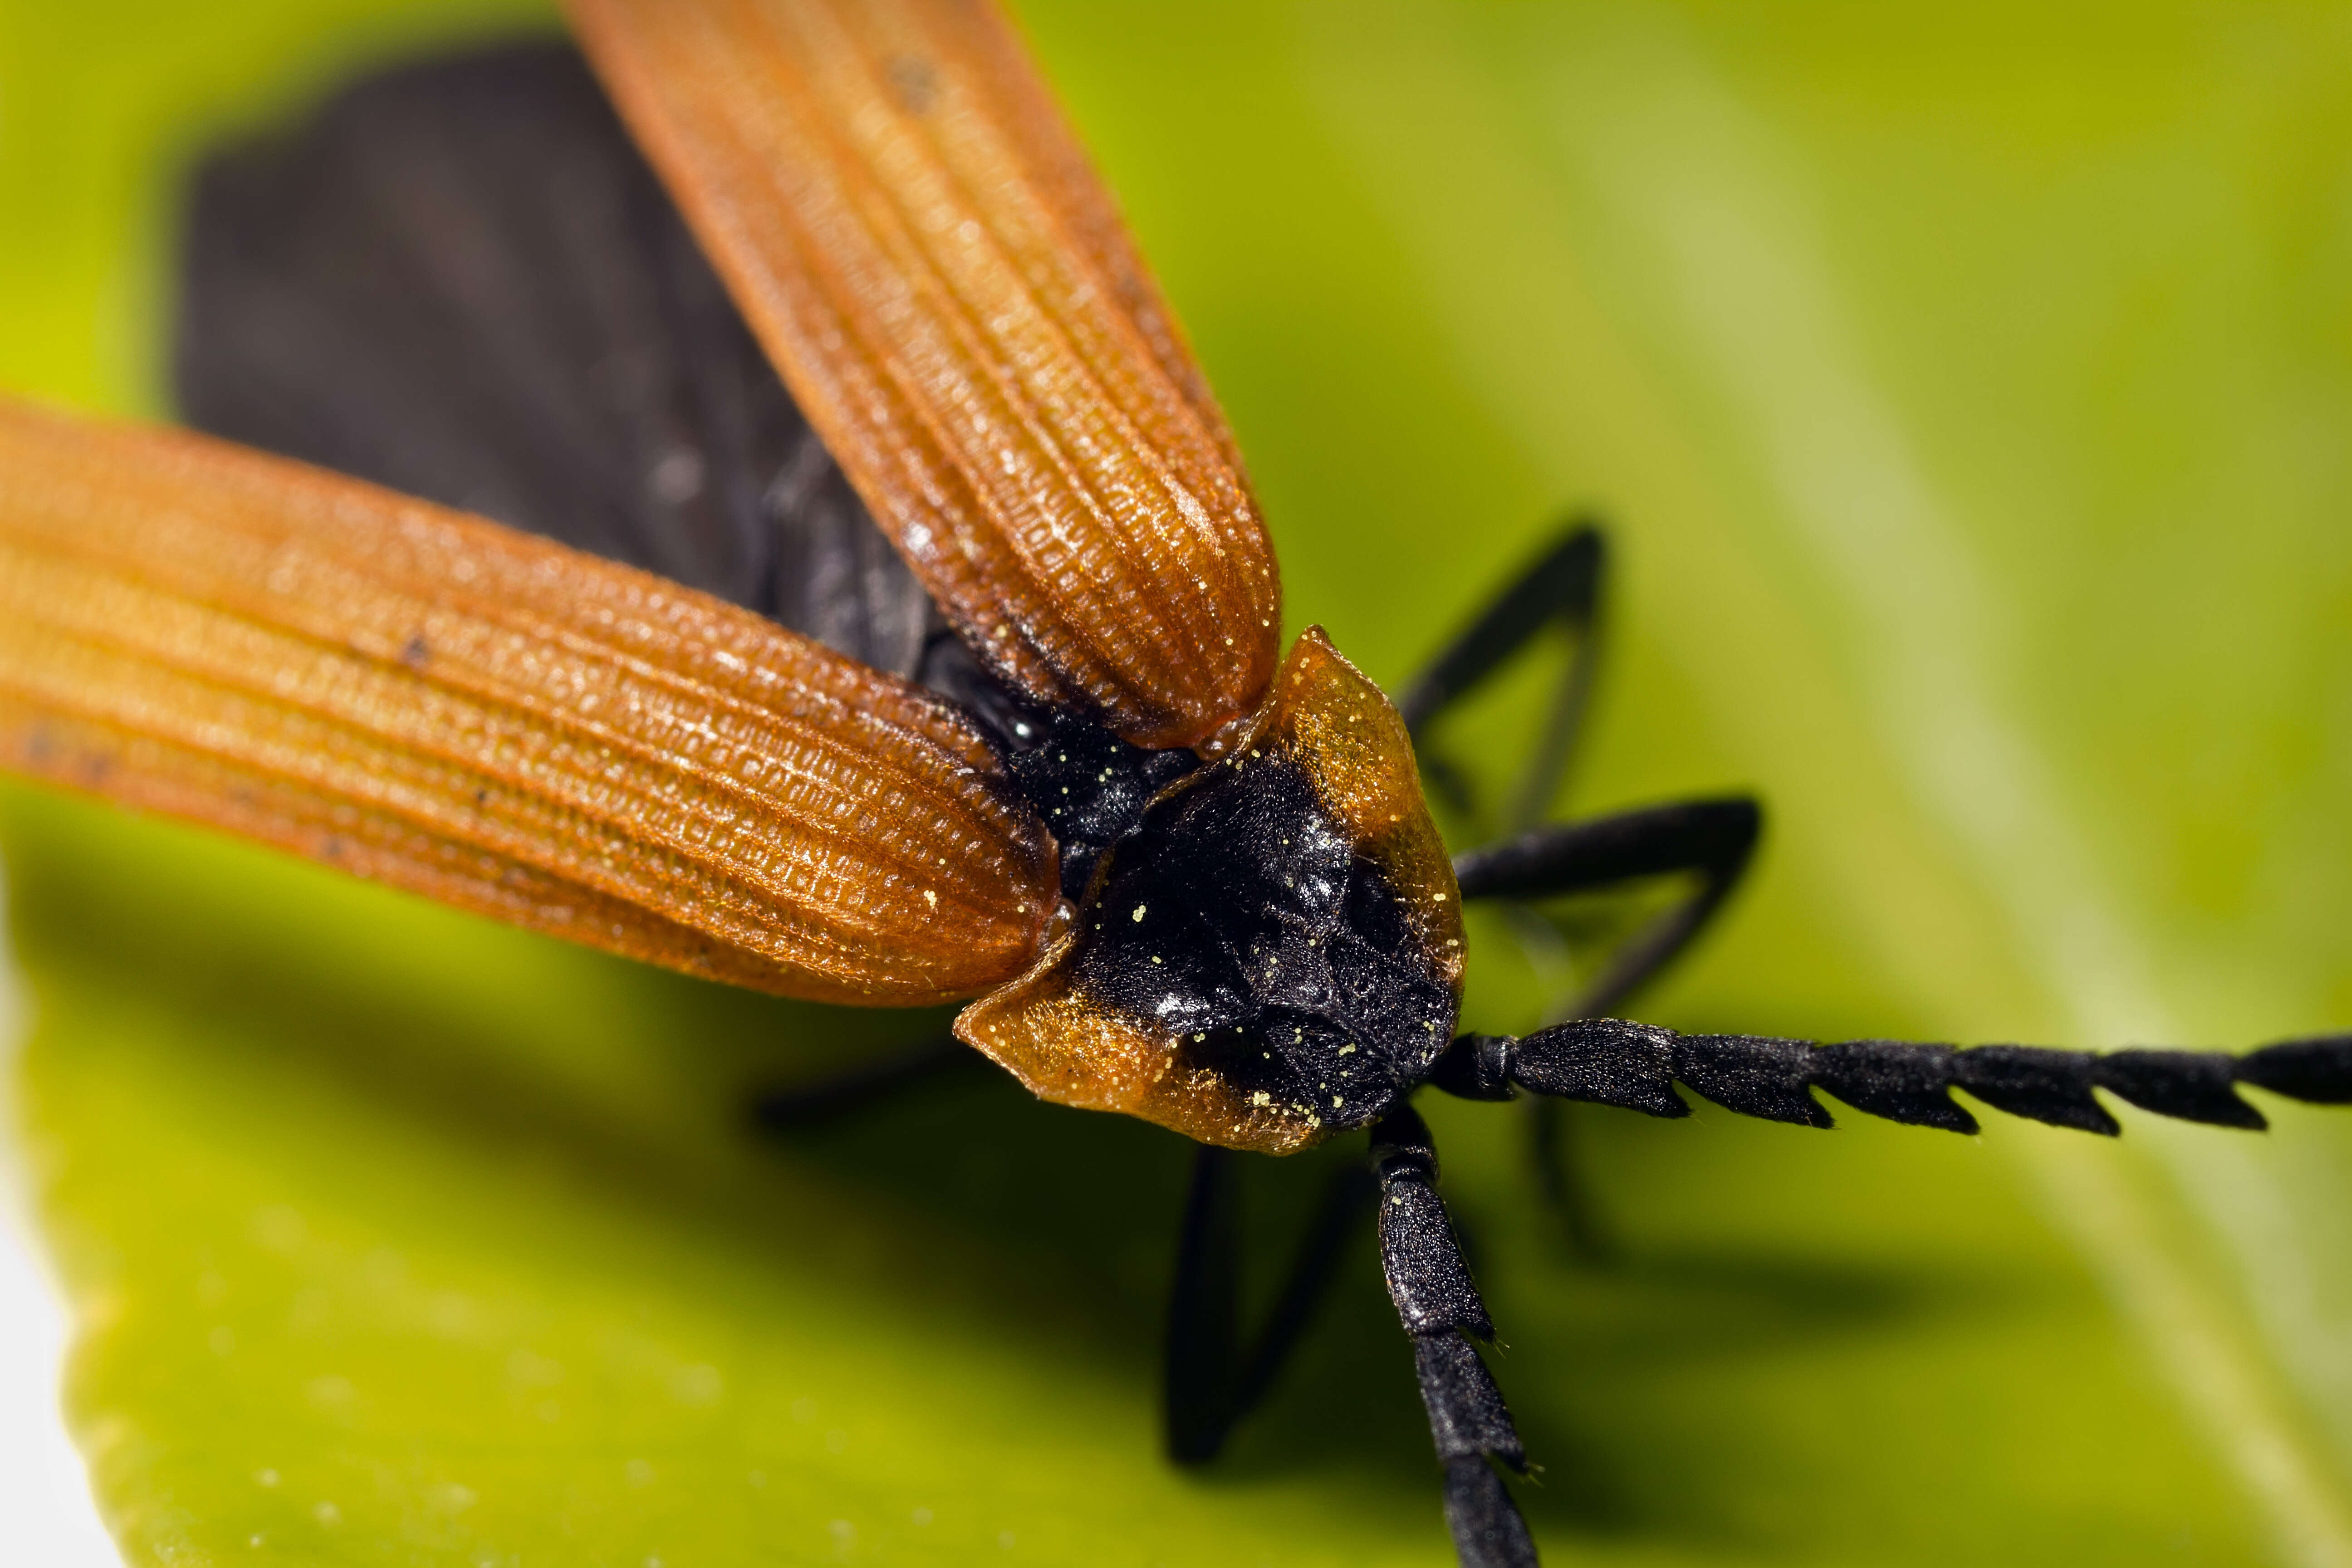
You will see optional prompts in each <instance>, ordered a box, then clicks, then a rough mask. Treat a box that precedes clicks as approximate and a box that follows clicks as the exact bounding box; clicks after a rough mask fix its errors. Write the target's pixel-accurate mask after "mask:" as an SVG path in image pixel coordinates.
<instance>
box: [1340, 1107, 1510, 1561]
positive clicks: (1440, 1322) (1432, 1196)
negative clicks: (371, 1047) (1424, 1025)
mask: <svg viewBox="0 0 2352 1568" xmlns="http://www.w3.org/2000/svg"><path fill="white" fill-rule="evenodd" d="M1372 1164H1373V1168H1374V1169H1375V1170H1377V1171H1378V1172H1379V1173H1380V1183H1381V1192H1380V1211H1381V1269H1382V1271H1383V1272H1384V1273H1385V1274H1386V1275H1387V1277H1388V1285H1389V1298H1390V1300H1392V1301H1394V1302H1395V1303H1396V1310H1397V1317H1398V1318H1399V1319H1400V1320H1402V1322H1403V1324H1404V1330H1405V1332H1406V1333H1407V1334H1409V1335H1411V1336H1412V1362H1413V1370H1414V1372H1415V1373H1416V1374H1417V1375H1418V1376H1419V1378H1420V1381H1421V1398H1422V1403H1423V1405H1424V1406H1426V1407H1427V1409H1428V1412H1429V1432H1430V1436H1431V1437H1432V1439H1433V1440H1434V1442H1435V1443H1436V1445H1437V1460H1438V1463H1439V1464H1441V1465H1443V1466H1444V1468H1445V1522H1446V1524H1447V1525H1448V1526H1449V1527H1451V1529H1452V1530H1453V1532H1454V1552H1455V1553H1456V1554H1457V1555H1458V1556H1459V1557H1460V1558H1461V1560H1462V1563H1463V1568H1536V1561H1537V1560H1536V1548H1535V1542H1534V1541H1533V1540H1532V1539H1530V1538H1529V1536H1528V1527H1527V1522H1526V1521H1524V1520H1522V1519H1521V1518H1520V1517H1519V1510H1518V1507H1517V1504H1515V1503H1514V1502H1512V1500H1511V1494H1510V1492H1509V1491H1508V1489H1506V1488H1505V1487H1504V1485H1503V1478H1502V1477H1501V1476H1500V1475H1498V1474H1496V1468H1495V1467H1496V1465H1497V1464H1500V1465H1504V1466H1507V1467H1508V1468H1510V1469H1512V1470H1515V1471H1524V1470H1525V1469H1526V1468H1527V1453H1526V1450H1525V1449H1524V1448H1523V1447H1521V1446H1520V1443H1519V1434H1518V1431H1517V1428H1516V1427H1515V1426H1512V1424H1511V1413H1510V1411H1509V1409H1508V1408H1507V1406H1505V1405H1504V1404H1503V1395H1502V1392H1501V1391H1500V1390H1499V1389H1497V1388H1496V1386H1495V1380H1494V1377H1493V1376H1492V1375H1491V1374H1490V1373H1488V1372H1487V1371H1486V1363H1485V1362H1484V1361H1483V1360H1481V1359H1480V1358H1479V1355H1478V1348H1477V1345H1476V1344H1475V1343H1474V1341H1491V1340H1492V1339H1493V1338H1494V1337H1495V1327H1494V1324H1493V1323H1492V1322H1491V1321H1488V1319H1487V1316H1486V1302H1485V1300H1482V1299H1481V1298H1480V1296H1479V1294H1478V1287H1477V1285H1476V1284H1475V1282H1474V1281H1473V1280H1472V1279H1471V1278H1470V1268H1469V1266H1468V1265H1467V1264H1466V1263H1465V1262H1464V1261H1463V1258H1462V1248H1461V1246H1460V1244H1459V1243H1458V1242H1456V1241H1455V1240H1454V1226H1453V1225H1452V1223H1451V1222H1450V1221H1448V1220H1447V1218H1446V1215H1445V1205H1444V1201H1443V1200H1441V1199H1440V1198H1439V1197H1438V1195H1437V1151H1436V1149H1435V1147H1434V1146H1433V1144H1432V1143H1431V1142H1430V1137H1429V1128H1428V1126H1427V1125H1426V1124H1425V1123H1423V1121H1422V1119H1421V1117H1420V1115H1419V1114H1418V1113H1417V1112H1415V1111H1414V1110H1412V1107H1410V1106H1407V1107H1404V1108H1402V1109H1401V1110H1396V1111H1393V1112H1391V1114H1390V1115H1389V1116H1388V1117H1387V1118H1386V1119H1385V1120H1383V1121H1381V1123H1380V1125H1378V1126H1376V1127H1374V1128H1373V1129H1372Z"/></svg>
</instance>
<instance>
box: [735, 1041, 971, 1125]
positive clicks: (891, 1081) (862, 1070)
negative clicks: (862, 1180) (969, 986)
mask: <svg viewBox="0 0 2352 1568" xmlns="http://www.w3.org/2000/svg"><path fill="white" fill-rule="evenodd" d="M990 1065H991V1064H990V1063H989V1060H988V1058H986V1057H983V1056H982V1055H981V1054H980V1053H979V1052H978V1051H975V1050H973V1049H972V1048H971V1047H970V1046H967V1045H965V1044H964V1043H963V1042H962V1041H961V1040H958V1039H957V1038H955V1037H953V1036H951V1035H950V1036H947V1037H942V1038H940V1039H939V1040H935V1041H932V1042H931V1043H929V1044H928V1045H924V1046H920V1047H917V1048H916V1049H914V1050H912V1051H909V1052H908V1053H907V1054H906V1055H904V1056H898V1057H891V1058H887V1059H886V1060H883V1061H878V1062H874V1063H871V1064H869V1065H866V1066H863V1067H857V1068H852V1069H850V1070H849V1071H848V1072H845V1073H844V1074H842V1075H841V1076H840V1077H838V1078H829V1079H824V1080H823V1081H822V1082H818V1083H813V1084H809V1085H807V1086H805V1087H795V1088H793V1089H776V1090H773V1091H772V1092H770V1093H767V1094H763V1095H761V1097H760V1098H759V1099H758V1100H755V1101H754V1102H753V1103H752V1107H751V1117H752V1120H753V1121H756V1122H757V1123H758V1124H759V1125H760V1126H761V1127H763V1128H765V1129H767V1130H768V1131H772V1132H790V1131H796V1130H798V1129H800V1128H803V1127H817V1126H822V1125H824V1123H826V1122H829V1121H839V1120H840V1119H841V1118H843V1117H845V1116H851V1115H855V1114H856V1113H857V1112H858V1111H861V1110H866V1108H867V1107H869V1106H872V1105H876V1104H878V1103H880V1102H881V1101H883V1100H889V1099H891V1098H893V1097H894V1096H896V1095H898V1094H899V1093H901V1092H902V1091H904V1090H906V1089H913V1088H914V1087H916V1086H917V1085H919V1084H923V1083H929V1082H931V1081H933V1080H935V1079H945V1078H954V1077H960V1076H961V1075H963V1074H965V1073H977V1072H978V1071H979V1070H980V1069H982V1068H985V1067H988V1066H990Z"/></svg>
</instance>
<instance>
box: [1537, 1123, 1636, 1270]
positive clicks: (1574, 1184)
mask: <svg viewBox="0 0 2352 1568" xmlns="http://www.w3.org/2000/svg"><path fill="white" fill-rule="evenodd" d="M1527 1118H1528V1163H1529V1164H1530V1165H1531V1166H1532V1168H1533V1170H1534V1173H1535V1179H1536V1191H1537V1192H1538V1193H1539V1194H1542V1196H1543V1200H1544V1204H1545V1205H1546V1206H1547V1207H1549V1209H1550V1210H1551V1211H1552V1213H1554V1214H1556V1215H1559V1224H1560V1231H1561V1235H1562V1236H1563V1237H1564V1238H1565V1239H1566V1240H1567V1242H1568V1251H1569V1256H1570V1258H1575V1259H1576V1260H1578V1261H1579V1262H1582V1263H1588V1264H1595V1265H1607V1264H1612V1263H1615V1262H1616V1261H1617V1260H1618V1259H1619V1258H1621V1257H1622V1254H1623V1250H1624V1249H1623V1248H1622V1247H1619V1246H1618V1244H1617V1236H1616V1233H1615V1232H1614V1231H1612V1229H1611V1228H1610V1226H1609V1223H1608V1221H1607V1220H1606V1219H1604V1218H1603V1217H1602V1215H1601V1205H1599V1204H1598V1203H1596V1202H1595V1201H1594V1200H1593V1196H1592V1184H1591V1180H1590V1178H1588V1177H1587V1176H1586V1175H1585V1173H1584V1172H1583V1170H1582V1168H1581V1167H1580V1164H1579V1163H1578V1159H1577V1136H1576V1132H1575V1130H1574V1127H1573V1126H1572V1124H1571V1123H1570V1119H1569V1111H1568V1107H1567V1106H1566V1105H1565V1104H1564V1103H1562V1102H1561V1101H1559V1100H1554V1099H1552V1098H1550V1097H1549V1096H1548V1095H1540V1094H1538V1095H1536V1096H1533V1097H1531V1098H1530V1099H1529V1100H1528V1108H1527Z"/></svg>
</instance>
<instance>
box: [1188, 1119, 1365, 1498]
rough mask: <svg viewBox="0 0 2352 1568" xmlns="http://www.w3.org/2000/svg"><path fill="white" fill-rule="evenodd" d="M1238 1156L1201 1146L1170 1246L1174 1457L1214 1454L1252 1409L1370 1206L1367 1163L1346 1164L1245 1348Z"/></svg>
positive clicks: (1197, 1459)
mask: <svg viewBox="0 0 2352 1568" xmlns="http://www.w3.org/2000/svg"><path fill="white" fill-rule="evenodd" d="M1239 1158H1240V1156H1238V1155H1236V1154H1235V1153H1234V1152H1233V1151H1231V1150H1229V1149H1218V1148H1213V1147H1211V1146H1208V1145H1206V1144H1204V1145H1202V1147H1201V1149H1200V1150H1199V1151H1198V1152H1196V1153H1195V1155H1194V1156H1193V1163H1192V1190H1191V1192H1190V1193H1189V1194H1187V1196H1186V1198H1185V1203H1184V1220H1183V1226H1182V1228H1181V1231H1180V1232H1179V1234H1178V1237H1177V1246H1176V1282H1175V1287H1174V1289H1172V1290H1171V1292H1170V1296H1169V1304H1168V1351H1167V1359H1166V1361H1165V1363H1163V1384H1162V1396H1163V1400H1164V1403H1163V1405H1162V1410H1163V1413H1164V1416H1165V1421H1166V1436H1167V1442H1168V1453H1169V1457H1170V1458H1173V1459H1175V1460H1176V1461H1177V1462H1178V1463H1180V1464H1201V1463H1203V1462H1205V1461H1207V1460H1209V1459H1213V1458H1215V1457H1216V1455H1217V1452H1218V1450H1219V1449H1221V1448H1223V1447H1224V1444H1225V1438H1226V1436H1227V1435H1228V1434H1230V1433H1231V1432H1232V1430H1233V1428H1234V1424H1235V1423H1236V1422H1238V1421H1240V1420H1241V1418H1242V1417H1243V1416H1244V1415H1248V1414H1249V1413H1250V1412H1251V1411H1252V1410H1253V1409H1255V1408H1256V1406H1257V1405H1258V1403H1259V1402H1260V1401H1261V1400H1263V1399H1264V1398H1265V1394H1266V1391H1267V1390H1268V1389H1270V1388H1272V1387H1273V1386H1274V1380H1275V1378H1276V1376H1277V1375H1279V1374H1280V1373H1281V1371H1282V1368H1283V1365H1284V1363H1286V1362H1288V1361H1289V1359H1290V1353H1291V1352H1292V1351H1293V1350H1295V1349H1296V1348H1297V1344H1298V1342H1299V1339H1300V1338H1301V1337H1302V1336H1303V1335H1304V1334H1305V1333H1306V1331H1307V1328H1308V1327H1309V1326H1310V1325H1311V1324H1312V1323H1313V1321H1314V1319H1315V1313H1316V1310H1317V1309H1318V1308H1319V1307H1320V1306H1321V1305H1322V1302H1323V1298H1324V1297H1325V1296H1326V1295H1327V1294H1328V1293H1329V1290H1330V1286H1331V1280H1332V1277H1333V1276H1334V1275H1335V1274H1336V1273H1337V1271H1338V1269H1339V1260H1340V1258H1342V1257H1343V1256H1344V1255H1345V1253H1346V1251H1347V1247H1348V1243H1349V1239H1350V1238H1351V1237H1353V1236H1354V1235H1355V1233H1356V1231H1357V1229H1358V1228H1359V1227H1360V1226H1361V1225H1362V1224H1363V1219H1364V1212H1365V1211H1366V1210H1367V1209H1369V1208H1370V1207H1371V1205H1372V1198H1373V1193H1374V1183H1373V1180H1372V1177H1371V1174H1370V1172H1368V1171H1366V1170H1365V1169H1364V1168H1363V1167H1361V1166H1360V1165H1353V1164H1350V1165H1349V1166H1347V1167H1346V1168H1344V1169H1342V1170H1340V1171H1339V1172H1337V1173H1334V1175H1333V1176H1332V1178H1331V1181H1330V1183H1329V1184H1328V1186H1327V1187H1326V1188H1325V1189H1324V1193H1323V1198H1322V1202H1321V1204H1320V1205H1318V1207H1317V1209H1316V1212H1315V1217H1314V1218H1313V1219H1312V1220H1311V1221H1309V1222H1308V1225H1307V1233H1306V1235H1305V1237H1303V1238H1302V1239H1301V1241H1300V1242H1299V1247H1298V1254H1297V1258H1295V1259H1294V1260H1293V1261H1292V1263H1291V1267H1290V1275H1289V1278H1288V1279H1286V1280H1284V1282H1283V1288H1282V1294H1281V1295H1280V1296H1279V1297H1278V1298H1276V1301H1275V1304H1274V1310H1272V1311H1271V1312H1270V1313H1269V1314H1268V1315H1267V1317H1266V1321H1265V1326H1264V1327H1263V1328H1261V1329H1260V1330H1259V1331H1258V1334H1257V1338H1256V1340H1255V1342H1253V1343H1252V1344H1251V1345H1250V1346H1249V1347H1248V1348H1247V1350H1246V1351H1244V1349H1243V1347H1242V1343H1241V1205H1240V1194H1239V1192H1238V1190H1237V1186H1236V1182H1235V1176H1236V1175H1237V1170H1236V1165H1235V1162H1236V1161H1237V1160H1238V1159H1239Z"/></svg>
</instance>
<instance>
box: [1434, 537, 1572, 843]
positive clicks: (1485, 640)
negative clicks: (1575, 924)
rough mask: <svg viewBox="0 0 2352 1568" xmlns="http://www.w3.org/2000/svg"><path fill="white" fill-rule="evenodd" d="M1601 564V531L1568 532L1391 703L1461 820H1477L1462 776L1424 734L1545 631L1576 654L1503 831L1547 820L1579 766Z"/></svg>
mask: <svg viewBox="0 0 2352 1568" xmlns="http://www.w3.org/2000/svg"><path fill="white" fill-rule="evenodd" d="M1606 564H1609V552H1606V545H1604V543H1601V531H1600V529H1597V527H1592V524H1590V521H1578V524H1573V527H1571V529H1569V531H1567V533H1561V536H1559V538H1555V541H1552V543H1550V545H1548V548H1545V550H1543V555H1538V557H1536V560H1534V562H1531V564H1528V566H1527V572H1522V574H1519V576H1517V578H1515V581H1512V585H1510V588H1506V590H1503V595H1500V597H1496V602H1494V605H1489V606H1486V609H1482V611H1479V614H1477V618H1475V621H1473V623H1470V626H1467V627H1465V630H1463V632H1461V635H1458V637H1456V639H1454V642H1451V644H1446V648H1444V651H1442V654H1437V658H1433V660H1430V666H1428V668H1425V670H1423V672H1421V675H1416V677H1413V679H1412V682H1409V684H1406V687H1404V691H1402V693H1400V696H1397V712H1400V715H1404V726H1406V729H1409V731H1412V733H1413V742H1416V748H1418V750H1421V752H1423V757H1421V769H1423V775H1425V778H1428V783H1430V787H1433V790H1434V793H1437V797H1440V799H1444V802H1446V806H1451V809H1454V811H1461V814H1465V816H1473V814H1475V804H1473V795H1470V783H1467V778H1465V775H1463V773H1461V769H1456V766H1454V764H1449V762H1446V759H1444V754H1442V752H1437V750H1434V748H1430V745H1428V726H1430V724H1433V721H1434V720H1437V717H1440V715H1444V710H1446V708H1451V705H1454V703H1458V700H1461V699H1465V696H1467V693H1470V691H1475V689H1477V687H1482V684H1484V682H1486V677H1491V675H1494V672H1496V670H1500V668H1503V666H1506V663H1510V658H1512V656H1515V654H1517V651H1519V648H1524V647H1527V644H1528V642H1534V639H1536V635H1540V632H1543V630H1545V627H1548V626H1559V627H1564V630H1567V632H1569V635H1571V637H1573V639H1576V651H1573V654H1571V656H1569V668H1567V670H1564V672H1561V677H1559V687H1557V689H1555V693H1552V703H1550V708H1548V712H1545V721H1543V731H1540V736H1538V738H1536V750H1534V754H1531V757H1528V764H1527V773H1524V778H1522V783H1519V793H1517V797H1515V799H1512V802H1510V811H1507V816H1506V827H1510V830H1517V827H1534V826H1536V823H1540V820H1543V818H1545V814H1548V811H1550V806H1552V797H1555V795H1557V793H1559V781H1561V778H1567V771H1569V764H1571V762H1573V757H1576V736H1578V731H1580V729H1583V717H1585V700H1588V699H1590V693H1592V670H1595V663H1597V651H1600V637H1597V627H1595V621H1597V618H1600V595H1601V578H1604V574H1606Z"/></svg>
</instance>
